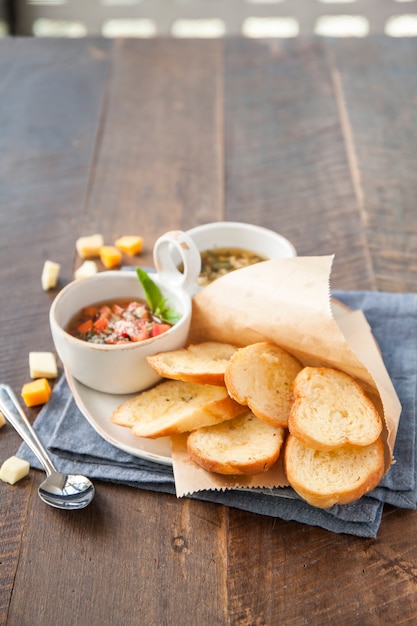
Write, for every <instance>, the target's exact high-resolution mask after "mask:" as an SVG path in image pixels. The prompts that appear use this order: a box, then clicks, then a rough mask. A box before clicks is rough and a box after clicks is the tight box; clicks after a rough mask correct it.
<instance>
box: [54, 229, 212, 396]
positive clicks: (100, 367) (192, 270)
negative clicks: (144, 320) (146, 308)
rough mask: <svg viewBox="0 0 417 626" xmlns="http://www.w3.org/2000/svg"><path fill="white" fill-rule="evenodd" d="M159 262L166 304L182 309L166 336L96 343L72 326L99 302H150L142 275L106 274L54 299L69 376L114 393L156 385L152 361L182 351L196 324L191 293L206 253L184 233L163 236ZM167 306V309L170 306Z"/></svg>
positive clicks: (155, 278) (156, 277)
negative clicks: (176, 257) (176, 264)
mask: <svg viewBox="0 0 417 626" xmlns="http://www.w3.org/2000/svg"><path fill="white" fill-rule="evenodd" d="M172 247H174V248H175V249H176V251H177V252H178V253H179V254H180V256H181V259H182V261H183V263H184V267H185V270H184V272H183V273H182V274H179V273H178V272H173V271H172V267H171V262H170V260H169V259H168V258H167V256H168V255H167V250H168V249H171V248H172ZM154 262H155V265H156V267H157V268H159V270H160V273H157V274H151V275H149V278H151V280H152V282H153V284H154V285H155V286H156V287H157V288H158V290H159V292H160V294H161V296H162V299H163V300H164V301H166V302H165V305H166V306H167V307H169V308H170V309H172V310H174V311H176V312H177V313H178V316H179V320H178V321H176V323H174V324H173V325H172V326H171V327H170V328H169V330H166V331H165V332H163V333H162V334H158V335H156V336H153V337H150V338H147V339H144V340H140V341H129V342H126V343H118V344H107V343H95V342H94V341H93V342H90V341H86V340H83V339H80V338H78V337H76V336H73V335H72V334H70V332H68V331H69V324H70V323H71V322H72V320H73V319H74V317H75V316H76V315H77V314H78V313H79V311H80V310H81V309H82V308H83V307H89V306H90V305H94V304H97V303H108V304H110V303H112V302H113V303H116V302H122V301H125V300H127V301H137V300H139V301H143V302H146V300H147V293H146V292H145V290H144V288H143V286H142V284H141V282H140V281H139V278H138V276H137V274H136V272H131V271H104V272H100V273H98V274H96V275H95V276H92V277H90V278H85V279H81V280H76V281H73V282H72V283H70V284H68V285H67V286H66V287H64V288H63V289H62V290H61V291H60V292H59V294H58V295H57V296H56V298H55V300H54V301H53V303H52V305H51V309H50V314H49V321H50V328H51V333H52V338H53V341H54V344H55V348H56V351H57V353H58V356H59V358H60V359H61V361H62V364H63V366H64V368H65V370H66V372H67V376H68V375H69V376H70V377H72V378H74V379H76V380H77V381H79V382H81V383H83V384H84V385H86V386H87V387H89V388H91V389H94V390H95V391H100V392H105V393H109V394H130V393H137V392H139V391H142V390H143V389H147V388H148V387H151V386H152V385H154V384H155V383H157V382H158V381H159V380H161V378H160V376H159V375H158V374H157V373H156V372H155V371H154V370H153V369H152V368H151V367H150V366H149V364H148V362H147V360H146V357H147V356H149V355H151V354H155V353H157V352H165V351H168V350H176V349H178V348H182V347H183V346H184V345H185V343H186V341H187V337H188V331H189V327H190V323H191V312H192V307H191V292H192V291H195V283H196V279H197V276H198V274H199V271H200V255H199V252H198V250H197V248H196V247H195V245H194V244H193V242H192V240H191V239H190V238H189V237H188V236H187V235H186V234H185V233H183V232H181V231H172V232H170V233H166V234H165V235H163V236H162V237H160V238H159V239H158V240H157V242H156V243H155V247H154ZM165 305H164V306H165Z"/></svg>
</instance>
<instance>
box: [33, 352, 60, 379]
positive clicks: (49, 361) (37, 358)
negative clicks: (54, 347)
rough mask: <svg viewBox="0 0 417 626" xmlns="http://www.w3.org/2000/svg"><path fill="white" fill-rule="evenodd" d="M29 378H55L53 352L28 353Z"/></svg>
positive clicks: (55, 367) (56, 373)
mask: <svg viewBox="0 0 417 626" xmlns="http://www.w3.org/2000/svg"><path fill="white" fill-rule="evenodd" d="M29 371H30V377H31V378H56V377H57V376H58V368H57V364H56V358H55V354H53V352H29Z"/></svg>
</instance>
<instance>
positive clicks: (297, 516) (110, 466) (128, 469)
mask: <svg viewBox="0 0 417 626" xmlns="http://www.w3.org/2000/svg"><path fill="white" fill-rule="evenodd" d="M334 296H335V297H337V298H338V299H339V300H341V301H342V302H344V303H345V304H347V305H348V306H349V307H350V308H351V309H362V310H363V311H364V313H365V316H366V318H367V320H368V322H369V324H370V325H371V327H372V331H373V334H374V336H375V338H376V340H377V341H378V343H379V345H380V347H381V350H382V354H383V358H384V362H385V364H386V367H387V370H388V372H389V374H390V376H391V378H392V381H393V384H394V386H395V389H396V391H397V393H398V396H399V398H400V401H401V404H402V408H403V410H402V415H401V420H400V426H399V430H398V435H397V439H396V445H395V450H394V455H395V459H396V464H395V465H393V466H392V468H391V469H390V471H389V472H388V474H387V475H386V476H385V477H384V478H383V480H382V482H381V484H380V486H378V488H377V489H375V490H374V491H373V492H371V493H370V494H368V496H364V497H363V498H361V499H360V500H358V501H357V502H354V503H352V504H349V505H343V506H334V507H332V508H330V509H326V510H322V509H316V508H314V507H312V506H310V505H308V504H307V503H305V502H304V501H303V500H301V498H299V497H298V496H297V494H295V493H294V491H293V490H292V489H291V488H289V487H288V488H285V489H272V490H268V489H254V490H245V489H236V490H230V491H226V492H210V491H203V492H199V493H197V494H193V495H192V496H191V498H194V499H199V500H205V501H210V502H216V503H219V504H223V505H226V506H230V507H234V508H239V509H242V510H246V511H251V512H253V513H257V514H260V515H268V516H271V517H277V518H280V519H284V520H293V521H298V522H300V523H304V524H309V525H312V526H320V527H322V528H325V529H327V530H330V531H332V532H336V533H347V534H351V535H356V536H359V537H376V535H377V532H378V529H379V526H380V523H381V518H382V512H383V506H384V503H389V504H392V505H394V506H398V507H402V508H411V509H414V508H416V501H417V486H416V461H415V449H416V423H415V421H416V392H417V294H392V293H381V292H335V293H334ZM35 428H36V430H37V432H38V434H39V437H40V438H41V440H42V441H43V442H44V444H45V445H46V446H47V447H48V448H49V450H50V451H51V456H52V459H53V461H54V462H55V464H56V465H57V467H58V468H59V469H60V470H61V471H64V472H69V471H71V472H79V473H84V474H86V475H88V476H89V477H90V478H92V479H97V480H103V481H108V482H113V483H122V484H126V485H130V486H133V487H137V488H140V489H148V490H152V491H160V492H165V493H170V494H175V485H174V478H173V472H172V468H171V467H170V466H167V465H160V464H157V463H152V462H150V461H146V460H141V459H139V458H137V457H134V456H131V455H129V454H127V453H125V452H123V451H121V450H119V449H118V448H115V447H114V446H113V445H111V444H110V443H108V442H107V441H105V440H104V439H102V438H101V437H100V435H98V434H97V433H96V432H95V430H94V429H93V428H92V427H91V426H90V424H89V423H88V422H87V420H86V419H85V418H84V417H83V415H82V414H81V412H80V411H79V409H78V408H77V406H76V405H75V402H74V400H73V398H72V395H71V392H70V390H69V388H68V385H67V383H66V381H65V378H64V377H62V378H61V379H60V380H59V381H58V383H57V385H56V386H55V389H54V393H53V395H52V398H51V400H50V401H49V403H48V404H47V405H45V407H44V408H43V409H42V410H41V412H40V413H39V416H38V418H37V420H36V422H35ZM17 454H18V456H20V457H22V458H25V459H27V460H28V461H29V462H30V463H31V466H32V467H35V468H39V467H40V465H39V462H38V461H37V459H36V458H35V457H34V456H33V454H32V453H31V451H30V450H29V449H28V448H27V446H26V444H22V445H21V446H20V448H19V450H18V453H17Z"/></svg>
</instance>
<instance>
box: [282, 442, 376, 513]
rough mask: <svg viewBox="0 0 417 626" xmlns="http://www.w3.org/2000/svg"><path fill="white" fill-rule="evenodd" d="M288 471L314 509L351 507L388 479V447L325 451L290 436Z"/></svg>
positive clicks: (374, 445) (342, 448)
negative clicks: (386, 468)
mask: <svg viewBox="0 0 417 626" xmlns="http://www.w3.org/2000/svg"><path fill="white" fill-rule="evenodd" d="M284 468H285V473H286V476H287V479H288V482H289V483H290V485H291V486H292V488H293V489H294V490H295V491H296V492H297V493H298V494H299V495H300V496H301V497H302V498H303V499H304V500H306V502H308V503H309V504H311V505H312V506H315V507H318V508H323V509H325V508H329V507H331V506H333V505H334V504H349V503H350V502H354V501H355V500H358V499H359V498H360V497H362V496H363V495H365V494H366V493H369V492H370V491H372V489H374V488H375V487H376V486H377V485H378V483H379V482H380V480H381V478H382V476H383V475H384V445H383V443H382V440H381V438H378V439H377V440H376V441H375V442H373V443H372V444H371V445H369V446H362V447H357V446H356V447H354V446H343V447H340V448H337V449H336V450H330V451H323V450H316V449H314V448H310V447H309V446H306V445H304V444H303V443H302V442H301V441H299V440H298V439H297V438H296V437H294V436H293V435H291V434H290V435H288V437H287V440H286V443H285V451H284Z"/></svg>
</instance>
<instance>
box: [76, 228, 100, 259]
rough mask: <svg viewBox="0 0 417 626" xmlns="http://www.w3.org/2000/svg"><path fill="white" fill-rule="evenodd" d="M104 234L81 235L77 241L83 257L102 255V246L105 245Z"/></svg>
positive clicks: (79, 251) (78, 249) (77, 248)
mask: <svg viewBox="0 0 417 626" xmlns="http://www.w3.org/2000/svg"><path fill="white" fill-rule="evenodd" d="M103 244H104V240H103V236H102V235H100V234H97V233H96V234H95V235H88V236H86V237H79V238H78V239H77V241H76V242H75V247H76V250H77V252H78V254H79V256H80V257H81V258H82V259H89V258H91V257H98V256H100V248H101V247H102V246H103Z"/></svg>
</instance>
